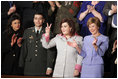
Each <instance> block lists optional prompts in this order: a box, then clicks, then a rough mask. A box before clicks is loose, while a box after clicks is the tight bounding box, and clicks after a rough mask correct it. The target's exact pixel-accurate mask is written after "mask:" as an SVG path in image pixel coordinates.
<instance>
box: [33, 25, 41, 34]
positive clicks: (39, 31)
mask: <svg viewBox="0 0 118 79" xmlns="http://www.w3.org/2000/svg"><path fill="white" fill-rule="evenodd" d="M34 28H35V33H37V28H36V26H34ZM41 30H42V27H40V29H39V33H40V32H41Z"/></svg>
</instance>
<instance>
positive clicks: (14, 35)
mask: <svg viewBox="0 0 118 79" xmlns="http://www.w3.org/2000/svg"><path fill="white" fill-rule="evenodd" d="M16 39H17V36H16V34H13V36H12V38H11V47H12V46H13V45H14V44H15V43H16Z"/></svg>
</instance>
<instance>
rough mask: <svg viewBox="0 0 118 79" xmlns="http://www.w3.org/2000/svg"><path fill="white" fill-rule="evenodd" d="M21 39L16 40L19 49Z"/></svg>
mask: <svg viewBox="0 0 118 79" xmlns="http://www.w3.org/2000/svg"><path fill="white" fill-rule="evenodd" d="M22 39H23V38H22V37H20V38H19V39H18V40H17V45H18V46H19V47H21V41H22Z"/></svg>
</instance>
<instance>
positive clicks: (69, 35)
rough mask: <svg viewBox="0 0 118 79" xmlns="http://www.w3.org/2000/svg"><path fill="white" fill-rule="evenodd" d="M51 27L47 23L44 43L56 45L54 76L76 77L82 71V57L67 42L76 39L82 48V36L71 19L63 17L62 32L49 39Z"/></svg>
mask: <svg viewBox="0 0 118 79" xmlns="http://www.w3.org/2000/svg"><path fill="white" fill-rule="evenodd" d="M50 27H51V25H50V26H49V25H48V24H47V27H46V33H45V34H44V35H43V36H42V45H43V47H44V48H46V49H49V48H51V47H54V46H56V48H57V58H56V64H55V68H54V73H53V77H74V76H78V75H79V72H80V71H81V62H82V59H83V58H82V57H81V56H80V55H79V54H78V52H77V50H76V49H75V48H74V47H71V46H69V45H68V44H67V42H68V41H70V42H72V41H73V40H75V41H76V42H77V44H78V46H79V47H80V48H81V45H82V37H81V36H78V35H77V34H76V32H75V25H74V22H73V21H72V20H71V19H63V20H62V21H61V23H60V29H61V32H62V33H61V34H57V35H56V37H54V38H53V39H51V40H49V33H50Z"/></svg>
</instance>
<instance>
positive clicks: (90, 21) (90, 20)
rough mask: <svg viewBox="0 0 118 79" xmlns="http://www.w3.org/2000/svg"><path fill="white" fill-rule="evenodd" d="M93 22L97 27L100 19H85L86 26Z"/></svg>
mask: <svg viewBox="0 0 118 79" xmlns="http://www.w3.org/2000/svg"><path fill="white" fill-rule="evenodd" d="M92 23H95V24H96V25H97V27H100V20H99V19H98V18H97V17H91V18H89V20H88V21H87V26H88V27H89V25H90V24H92Z"/></svg>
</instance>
